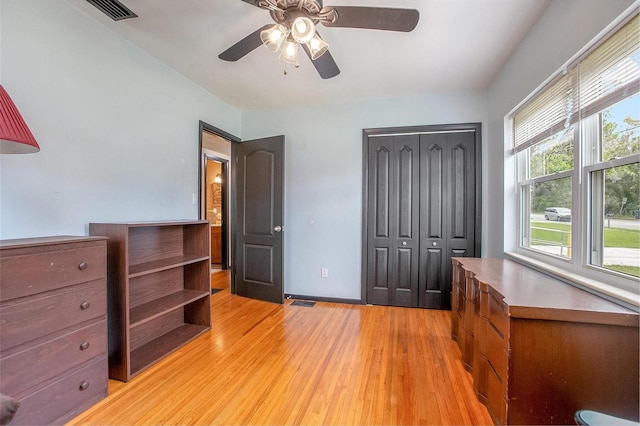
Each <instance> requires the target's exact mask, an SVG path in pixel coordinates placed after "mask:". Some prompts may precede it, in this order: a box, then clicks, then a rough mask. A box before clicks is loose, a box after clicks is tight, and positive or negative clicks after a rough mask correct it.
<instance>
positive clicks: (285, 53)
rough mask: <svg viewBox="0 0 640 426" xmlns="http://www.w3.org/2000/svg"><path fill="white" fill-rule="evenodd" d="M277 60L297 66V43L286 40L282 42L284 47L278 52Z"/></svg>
mask: <svg viewBox="0 0 640 426" xmlns="http://www.w3.org/2000/svg"><path fill="white" fill-rule="evenodd" d="M279 58H280V59H281V60H282V61H284V62H286V63H287V64H291V65H295V66H296V67H297V66H298V65H299V64H298V43H296V42H295V41H293V40H287V41H285V42H284V46H282V50H281V51H280V56H279Z"/></svg>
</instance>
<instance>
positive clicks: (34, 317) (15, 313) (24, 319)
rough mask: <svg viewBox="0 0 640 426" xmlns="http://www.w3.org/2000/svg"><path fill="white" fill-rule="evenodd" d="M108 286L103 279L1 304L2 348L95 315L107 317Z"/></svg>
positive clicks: (1, 349) (44, 334)
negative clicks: (106, 288)
mask: <svg viewBox="0 0 640 426" xmlns="http://www.w3.org/2000/svg"><path fill="white" fill-rule="evenodd" d="M105 287H106V283H105V280H104V279H101V280H96V281H92V282H90V283H86V284H79V285H76V286H72V287H65V288H63V289H60V290H56V291H50V292H46V293H42V294H38V295H34V296H30V297H25V298H22V299H17V300H11V301H7V302H4V303H1V304H0V339H1V341H2V348H0V351H2V352H5V351H6V350H7V349H9V348H12V347H14V346H16V345H19V344H21V343H25V342H29V341H33V340H35V339H38V338H40V337H43V336H46V335H47V334H49V333H53V332H56V331H59V330H63V329H65V328H67V327H71V326H73V325H75V324H79V323H81V322H84V321H87V320H91V319H93V318H104V317H105V315H106V305H107V295H106V291H105Z"/></svg>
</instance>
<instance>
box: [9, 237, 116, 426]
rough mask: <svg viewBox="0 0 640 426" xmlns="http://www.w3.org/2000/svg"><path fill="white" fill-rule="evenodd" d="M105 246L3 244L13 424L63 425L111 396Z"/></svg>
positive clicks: (97, 241) (52, 241) (85, 241)
mask: <svg viewBox="0 0 640 426" xmlns="http://www.w3.org/2000/svg"><path fill="white" fill-rule="evenodd" d="M106 260H107V252H106V238H103V237H98V238H97V237H45V238H27V239H20V240H3V241H0V392H1V393H3V394H6V395H10V396H12V397H14V398H17V399H18V400H19V401H20V409H19V410H18V412H17V413H16V416H15V417H14V419H13V421H12V422H11V423H10V424H51V423H55V424H60V423H64V422H65V421H67V420H69V419H71V418H73V417H75V416H76V415H78V414H79V413H81V412H82V411H84V410H85V409H87V408H88V407H90V406H91V405H93V404H95V403H96V402H97V401H99V400H100V399H102V398H104V397H105V396H106V395H107V319H106V312H107V310H106V307H107V291H106V272H107V268H106Z"/></svg>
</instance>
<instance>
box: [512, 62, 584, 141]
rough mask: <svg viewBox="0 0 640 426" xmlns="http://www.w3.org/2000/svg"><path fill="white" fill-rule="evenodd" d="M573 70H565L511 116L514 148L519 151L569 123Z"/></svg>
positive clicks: (571, 104) (572, 101) (571, 113)
mask: <svg viewBox="0 0 640 426" xmlns="http://www.w3.org/2000/svg"><path fill="white" fill-rule="evenodd" d="M575 92H576V91H575V89H574V70H569V71H567V72H566V73H565V74H563V75H561V76H560V77H559V78H557V79H556V81H555V82H553V83H551V85H550V86H547V87H546V88H545V89H544V90H543V91H542V92H541V93H539V94H538V95H536V96H535V97H534V98H533V99H531V101H529V102H528V103H527V104H525V105H524V107H523V108H521V109H520V110H519V111H518V112H516V114H515V115H514V117H513V122H514V138H513V140H514V147H515V148H516V150H517V151H520V150H523V149H525V148H527V147H529V146H531V145H533V144H535V143H537V142H540V141H541V140H543V139H546V138H547V137H549V136H551V135H553V134H555V133H557V132H559V131H560V130H562V129H563V128H565V127H567V126H568V125H570V124H571V119H572V117H573V116H574V115H575V114H574V112H575V111H574V109H575V106H576V105H577V102H576V101H575Z"/></svg>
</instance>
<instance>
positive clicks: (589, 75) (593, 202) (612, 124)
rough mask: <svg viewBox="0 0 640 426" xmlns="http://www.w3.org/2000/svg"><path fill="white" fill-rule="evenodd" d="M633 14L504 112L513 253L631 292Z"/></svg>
mask: <svg viewBox="0 0 640 426" xmlns="http://www.w3.org/2000/svg"><path fill="white" fill-rule="evenodd" d="M637 13H638V12H637V11H636V12H635V15H634V16H631V17H628V18H626V20H625V21H624V22H622V23H621V25H618V27H617V28H616V29H615V30H614V31H612V32H611V33H610V34H609V35H608V36H607V37H605V38H604V39H603V40H601V41H600V42H599V43H597V44H596V45H594V46H592V47H591V48H589V49H588V50H586V53H585V54H584V55H582V56H581V57H579V58H578V59H577V60H576V61H574V62H573V63H571V64H570V65H569V66H567V67H566V68H564V69H563V70H561V71H560V72H559V73H558V75H557V76H556V77H555V78H553V79H551V80H550V82H549V83H548V84H546V85H545V86H544V87H543V88H542V89H541V90H539V91H538V92H537V93H535V94H534V95H533V96H531V97H530V98H529V100H528V101H526V102H525V103H524V104H523V105H522V106H521V107H519V108H518V109H517V110H516V111H515V112H514V113H513V114H512V115H511V116H510V117H508V118H509V120H510V121H509V122H510V123H511V124H512V129H511V130H512V135H513V137H512V140H513V161H514V162H515V165H516V192H517V197H516V199H517V202H518V211H519V232H518V234H517V238H518V244H517V246H518V249H517V251H518V254H520V255H522V256H525V257H527V256H530V257H531V258H533V259H535V260H536V261H538V263H539V262H540V261H541V262H548V263H549V264H550V265H552V266H558V265H559V266H560V267H561V268H563V269H565V270H570V271H572V272H574V273H577V274H578V275H581V276H585V277H592V278H593V277H595V278H596V279H597V280H598V281H600V282H603V283H604V284H608V285H614V286H616V287H619V288H623V289H625V290H629V291H631V292H633V293H635V294H637V293H638V278H640V93H639V92H640V18H639V17H638V14H637ZM563 265H564V266H563ZM634 300H637V299H634Z"/></svg>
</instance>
